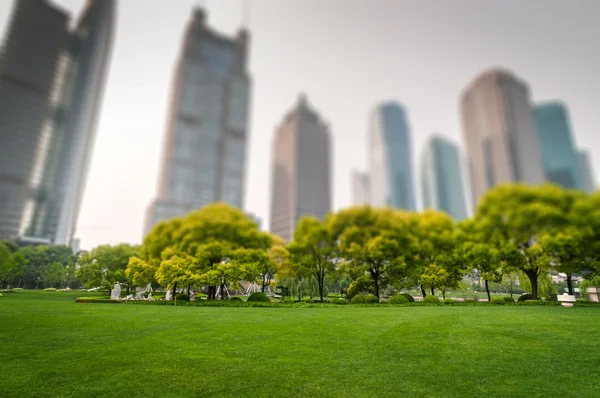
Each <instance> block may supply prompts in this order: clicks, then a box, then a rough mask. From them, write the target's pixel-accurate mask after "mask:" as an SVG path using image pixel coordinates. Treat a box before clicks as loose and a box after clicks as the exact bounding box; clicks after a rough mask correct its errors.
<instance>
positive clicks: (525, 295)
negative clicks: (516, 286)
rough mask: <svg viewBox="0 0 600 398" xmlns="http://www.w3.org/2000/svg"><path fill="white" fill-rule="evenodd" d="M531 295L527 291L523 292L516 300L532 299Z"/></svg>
mask: <svg viewBox="0 0 600 398" xmlns="http://www.w3.org/2000/svg"><path fill="white" fill-rule="evenodd" d="M532 299H533V296H532V295H531V294H529V293H525V294H522V295H521V296H519V299H518V300H517V301H525V300H532Z"/></svg>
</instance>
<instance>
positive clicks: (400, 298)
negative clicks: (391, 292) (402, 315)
mask: <svg viewBox="0 0 600 398" xmlns="http://www.w3.org/2000/svg"><path fill="white" fill-rule="evenodd" d="M411 298H412V296H411ZM413 300H414V299H413ZM408 303H409V301H408V299H407V298H406V297H405V296H404V295H403V294H398V295H396V296H394V297H392V298H391V299H390V304H408Z"/></svg>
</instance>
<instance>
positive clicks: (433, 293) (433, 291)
mask: <svg viewBox="0 0 600 398" xmlns="http://www.w3.org/2000/svg"><path fill="white" fill-rule="evenodd" d="M431 295H432V296H435V290H434V289H433V286H431Z"/></svg>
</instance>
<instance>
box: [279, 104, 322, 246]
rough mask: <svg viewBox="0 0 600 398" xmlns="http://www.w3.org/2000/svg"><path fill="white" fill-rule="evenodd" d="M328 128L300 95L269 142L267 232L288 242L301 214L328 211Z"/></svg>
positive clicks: (311, 214) (319, 213)
mask: <svg viewBox="0 0 600 398" xmlns="http://www.w3.org/2000/svg"><path fill="white" fill-rule="evenodd" d="M330 150H331V144H330V136H329V128H328V127H327V125H326V124H325V123H324V122H323V121H322V120H321V119H320V118H319V115H318V114H317V113H316V112H315V111H313V110H311V109H310V108H309V106H308V103H307V100H306V97H304V96H303V95H301V96H300V97H299V100H298V103H297V105H296V106H295V107H294V109H292V110H291V111H290V112H289V113H288V114H287V116H286V117H285V118H284V120H283V121H282V122H281V124H280V126H279V127H278V129H277V132H276V134H275V140H274V142H273V166H272V167H273V174H272V197H271V232H272V233H274V234H277V235H279V236H281V237H282V238H283V239H285V240H286V241H290V240H291V239H292V238H293V236H294V231H295V228H296V223H297V222H298V220H299V219H300V218H301V217H303V216H316V217H318V218H319V219H323V218H324V217H325V215H326V214H327V213H328V212H329V211H330V210H331V158H330V156H331V155H330V154H331V152H330Z"/></svg>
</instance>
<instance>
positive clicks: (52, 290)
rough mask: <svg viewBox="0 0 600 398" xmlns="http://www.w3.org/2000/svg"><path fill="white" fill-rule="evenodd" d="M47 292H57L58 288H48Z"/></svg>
mask: <svg viewBox="0 0 600 398" xmlns="http://www.w3.org/2000/svg"><path fill="white" fill-rule="evenodd" d="M44 291H45V292H55V291H56V288H55V287H47V288H45V289H44Z"/></svg>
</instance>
